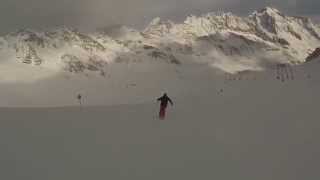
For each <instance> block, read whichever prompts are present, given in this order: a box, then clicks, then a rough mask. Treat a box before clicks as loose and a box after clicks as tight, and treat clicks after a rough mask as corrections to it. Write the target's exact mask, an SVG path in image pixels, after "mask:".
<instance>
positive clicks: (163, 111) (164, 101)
mask: <svg viewBox="0 0 320 180" xmlns="http://www.w3.org/2000/svg"><path fill="white" fill-rule="evenodd" d="M158 101H160V102H161V104H160V112H159V118H160V119H161V120H163V119H164V118H165V117H166V109H167V106H168V102H170V104H171V106H172V105H173V102H172V100H171V99H170V98H169V97H168V96H167V94H166V93H164V94H163V96H162V97H160V98H158Z"/></svg>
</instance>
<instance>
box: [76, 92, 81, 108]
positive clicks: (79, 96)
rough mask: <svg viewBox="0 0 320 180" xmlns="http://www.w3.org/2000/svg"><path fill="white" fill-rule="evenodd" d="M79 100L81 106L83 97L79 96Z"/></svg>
mask: <svg viewBox="0 0 320 180" xmlns="http://www.w3.org/2000/svg"><path fill="white" fill-rule="evenodd" d="M77 99H78V101H79V104H80V106H81V105H82V96H81V94H78V96H77Z"/></svg>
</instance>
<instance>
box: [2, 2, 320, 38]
mask: <svg viewBox="0 0 320 180" xmlns="http://www.w3.org/2000/svg"><path fill="white" fill-rule="evenodd" d="M264 6H275V7H277V8H279V9H281V10H283V11H284V12H286V13H289V14H299V15H312V16H317V15H320V12H319V8H317V7H320V1H318V0H304V1H302V0H284V1H279V0H161V1H159V0H55V1H52V0H1V6H0V22H1V26H0V33H1V34H3V33H6V32H10V31H13V30H15V29H18V28H24V27H27V28H51V27H54V26H63V25H67V26H75V27H80V28H84V29H93V28H95V27H99V26H108V25H114V24H127V25H130V26H135V27H141V26H143V25H145V24H146V23H148V22H149V21H150V20H151V19H152V18H154V17H156V16H160V17H162V18H165V19H173V20H182V19H183V18H184V17H185V16H186V15H188V14H202V13H206V12H209V11H219V10H223V11H232V12H234V13H236V14H240V15H246V14H248V13H249V12H251V11H253V10H255V9H260V8H262V7H264ZM297 7H298V8H297Z"/></svg>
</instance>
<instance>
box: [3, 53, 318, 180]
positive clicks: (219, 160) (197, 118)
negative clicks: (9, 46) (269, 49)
mask: <svg viewBox="0 0 320 180" xmlns="http://www.w3.org/2000/svg"><path fill="white" fill-rule="evenodd" d="M198 68H199V67H198ZM319 68H320V61H317V60H316V59H315V60H314V61H310V62H308V63H305V64H303V65H301V66H296V67H294V68H291V67H290V66H285V65H281V66H278V67H277V69H268V70H266V71H263V72H259V73H249V72H247V73H243V74H240V75H230V74H226V75H224V76H225V78H224V79H215V78H214V77H215V75H214V74H213V72H212V71H210V70H208V69H194V70H197V71H195V74H193V75H192V76H190V78H191V77H193V79H191V80H190V81H188V83H190V85H189V86H190V88H191V86H195V88H191V89H192V91H193V92H188V94H187V96H185V94H184V92H183V91H182V92H181V90H183V88H181V89H180V93H179V94H176V95H172V93H171V92H172V91H169V92H170V95H172V96H171V97H172V98H173V100H174V106H173V107H169V109H168V110H169V111H168V117H167V119H166V120H164V121H160V120H158V119H157V117H156V116H157V113H158V109H159V104H157V103H156V102H155V99H153V97H151V96H148V94H149V91H152V87H149V88H148V87H146V89H145V91H144V94H141V95H144V96H148V97H149V100H148V101H145V102H143V103H137V104H131V105H113V106H100V107H85V108H79V107H69V108H68V107H61V108H0V114H1V121H0V143H1V145H2V147H3V148H1V149H0V166H1V169H2V173H0V179H12V180H19V179H21V178H22V179H26V180H43V179H47V180H56V179H59V180H70V179H71V180H74V179H75V180H88V179H94V180H95V179H116V180H122V179H124V180H125V179H134V180H135V179H138V180H150V179H153V180H163V179H184V180H195V179H219V180H234V179H236V180H237V179H240V180H244V179H245V180H257V179H258V180H270V179H272V180H301V179H319V177H320V174H319V170H318V166H317V164H318V162H319V160H320V159H319V155H318V152H319V151H320V143H319V138H318V137H319V136H320V131H319V127H320V121H319V106H320V98H319V97H320V96H319V91H320V86H319V83H318V82H319V80H320V74H319ZM200 70H201V71H200ZM199 72H200V73H199ZM291 72H293V73H292V74H293V76H292V74H291ZM196 74H200V76H201V77H199V78H197V76H195V75H196ZM148 75H149V74H148ZM183 75H187V74H183ZM278 75H279V76H280V78H279V80H277V78H276V76H278ZM224 76H221V77H224ZM166 78H168V77H166ZM187 79H189V78H187ZM200 79H202V81H201V82H198V80H200ZM158 83H159V84H161V83H162V81H161V82H158ZM178 83H179V84H176V85H175V86H176V87H178V86H181V82H180V81H178ZM155 84H156V83H155ZM152 85H153V84H152ZM165 85H167V84H165ZM158 86H159V85H158ZM56 89H59V88H55V90H56ZM131 90H132V89H131ZM108 93H113V94H117V92H114V91H112V92H108ZM47 94H48V96H50V91H48V93H47ZM123 94H126V93H123ZM173 94H174V93H173ZM135 95H137V94H135ZM137 96H138V95H137ZM1 99H2V98H1ZM2 100H3V99H2Z"/></svg>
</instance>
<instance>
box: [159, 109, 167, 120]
mask: <svg viewBox="0 0 320 180" xmlns="http://www.w3.org/2000/svg"><path fill="white" fill-rule="evenodd" d="M166 109H167V106H160V112H159V118H160V119H164V118H165V117H166Z"/></svg>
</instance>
